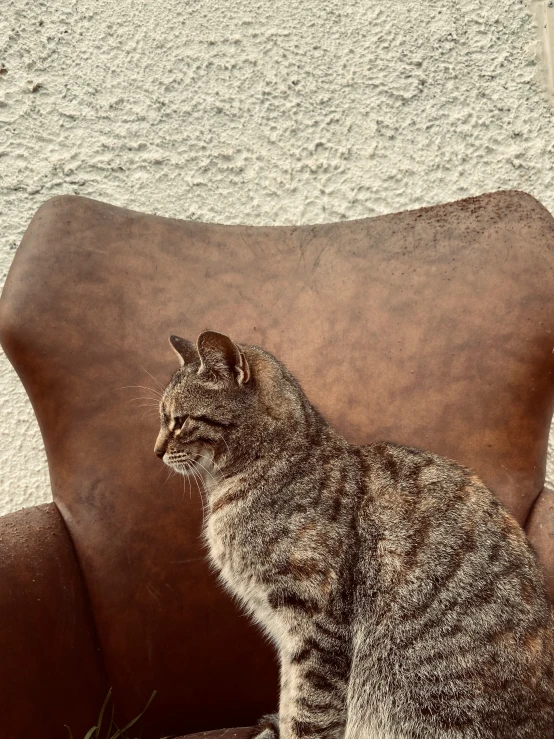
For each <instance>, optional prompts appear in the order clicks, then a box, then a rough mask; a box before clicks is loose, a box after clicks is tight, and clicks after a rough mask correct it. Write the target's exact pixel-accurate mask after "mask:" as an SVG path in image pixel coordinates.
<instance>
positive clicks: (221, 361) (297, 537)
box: [155, 331, 554, 739]
mask: <svg viewBox="0 0 554 739" xmlns="http://www.w3.org/2000/svg"><path fill="white" fill-rule="evenodd" d="M170 342H171V344H172V346H173V348H174V349H175V351H176V352H177V354H178V356H179V358H180V362H181V367H180V369H179V370H178V371H177V372H176V373H175V375H174V376H173V378H172V379H171V381H170V383H169V385H168V387H167V388H166V390H165V392H164V394H163V399H162V402H161V430H160V434H159V437H158V439H157V442H156V447H155V451H156V454H157V455H158V456H159V457H161V458H162V459H163V460H164V462H165V463H166V464H168V465H169V466H170V467H172V468H173V469H174V470H177V471H178V472H180V473H182V474H183V475H189V474H190V475H195V476H197V477H198V476H200V477H201V478H202V480H203V483H204V488H205V493H206V496H207V504H208V506H207V519H206V524H205V535H206V538H207V542H208V545H209V551H210V556H211V559H212V561H213V563H214V564H215V565H216V567H217V569H218V571H219V572H220V574H221V578H222V580H223V582H224V584H225V585H226V586H227V588H228V589H229V590H230V591H231V592H232V593H234V594H235V595H236V596H237V597H238V598H239V599H240V601H241V602H242V604H243V605H244V607H245V608H246V609H247V610H248V611H249V612H250V614H251V615H252V616H253V618H254V619H255V620H256V621H258V622H259V623H260V624H261V626H262V627H263V629H265V631H266V632H267V633H268V635H269V636H270V637H271V639H272V640H273V642H274V644H275V646H276V648H277V650H278V653H279V659H280V665H281V694H280V704H279V713H278V715H275V716H269V717H265V718H264V719H262V720H261V722H260V724H259V725H258V727H257V728H256V730H255V731H254V733H253V734H252V736H253V737H257V739H274V738H275V737H280V739H300V738H301V737H302V738H303V739H308V738H311V739H315V738H316V737H317V738H318V739H339V738H340V739H420V738H421V739H436V738H438V737H441V738H444V739H454V738H456V739H457V738H460V739H461V738H462V737H463V738H464V739H468V738H470V737H471V738H475V739H477V738H478V739H493V738H494V739H499V738H503V737H507V738H508V737H509V739H524V738H529V739H552V737H554V676H553V653H554V633H553V625H552V612H551V606H550V602H549V599H548V597H547V594H546V591H545V585H544V582H543V577H542V575H541V571H540V567H539V565H538V564H537V560H536V557H535V554H534V552H533V550H532V549H531V546H530V544H529V543H528V541H527V539H526V536H525V534H524V532H523V531H522V529H521V528H520V526H519V525H518V524H517V522H516V521H515V520H514V519H513V518H512V516H511V515H510V514H509V513H508V512H507V511H506V509H505V508H504V507H503V506H502V505H501V504H500V503H499V502H498V501H497V500H496V498H495V497H494V496H493V495H492V494H491V493H490V492H489V490H488V489H487V488H486V487H485V486H484V485H483V483H482V482H481V481H480V480H479V479H478V478H477V477H476V476H475V475H474V474H473V473H472V472H470V471H469V470H467V469H465V468H464V467H462V466H460V465H459V464H457V463H456V462H453V461H450V460H448V459H444V458H441V457H439V456H436V455H435V454H431V453H428V452H423V451H420V450H419V449H414V448H410V447H405V446H398V445H396V444H392V443H386V442H380V443H376V444H370V445H368V446H353V445H352V444H349V443H348V442H347V441H346V440H345V439H344V438H343V437H342V436H340V435H339V434H338V433H336V432H335V431H334V430H333V429H332V428H331V427H330V426H329V425H328V424H327V423H326V421H325V420H324V419H323V418H322V416H321V415H320V414H319V412H318V411H317V410H316V409H315V408H314V407H313V406H312V405H311V404H310V402H309V401H308V399H307V398H306V396H305V395H304V393H303V391H302V389H301V388H300V386H299V384H298V382H297V381H296V380H295V379H294V377H292V375H291V374H290V373H289V372H288V371H287V369H286V368H285V367H284V366H283V365H282V364H281V363H280V362H279V361H278V360H277V359H275V358H274V357H273V356H272V355H271V354H269V353H267V352H266V351H263V350H262V349H260V348H258V347H255V346H248V345H243V344H235V343H234V342H233V341H231V339H229V338H228V337H227V336H224V335H222V334H219V333H216V332H214V331H205V332H203V333H202V334H201V335H200V336H199V338H198V341H197V343H196V345H195V344H193V343H192V342H190V341H187V340H185V339H182V338H179V337H177V336H172V337H171V339H170Z"/></svg>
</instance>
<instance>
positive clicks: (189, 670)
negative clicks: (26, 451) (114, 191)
mask: <svg viewBox="0 0 554 739" xmlns="http://www.w3.org/2000/svg"><path fill="white" fill-rule="evenodd" d="M553 295H554V221H553V219H552V218H551V216H550V215H549V214H548V212H547V211H546V210H545V209H544V208H543V207H542V206H541V205H540V204H538V203H537V202H536V201H535V200H533V199H532V198H531V197H530V196H528V195H525V194H523V193H516V192H503V193H496V194H491V195H487V196H483V197H480V198H475V199H470V200H465V201H462V202H458V203H454V204H450V205H445V206H439V207H435V208H429V209H423V210H418V211H413V212H406V213H400V214H396V215H391V216H384V217H379V218H372V219H366V220H359V221H352V222H343V223H339V224H328V225H319V226H302V227H298V228H292V227H274V228H259V227H256V228H254V227H247V226H236V227H235V226H220V225H207V224H202V223H192V222H183V221H177V220H171V219H165V218H159V217H155V216H151V215H143V214H140V213H135V212H131V211H128V210H122V209H120V208H115V207H112V206H109V205H105V204H103V203H98V202H95V201H92V200H88V199H84V198H77V197H71V196H68V197H61V198H55V199H53V200H51V201H49V202H48V203H46V204H45V205H44V206H43V207H42V208H41V209H40V210H39V212H38V213H37V215H36V216H35V217H34V219H33V221H32V222H31V224H30V226H29V228H28V230H27V232H26V234H25V237H24V239H23V242H22V244H21V246H20V248H19V250H18V252H17V254H16V258H15V260H14V263H13V266H12V268H11V270H10V274H9V277H8V280H7V282H6V286H5V289H4V293H3V296H2V301H1V308H0V337H1V340H2V344H3V346H4V348H5V350H6V352H7V354H8V356H9V358H10V359H11V361H12V363H13V365H14V366H15V368H16V370H17V372H18V373H19V375H20V377H21V379H22V381H23V383H24V385H25V387H26V389H27V392H28V393H29V396H30V398H31V401H32V404H33V407H34V409H35V412H36V415H37V418H38V422H39V424H40V428H41V431H42V434H43V437H44V442H45V446H46V451H47V455H48V461H49V465H50V473H51V480H52V490H53V495H54V500H55V502H56V504H57V505H58V507H59V509H60V511H61V513H62V515H63V517H64V519H65V523H66V525H67V527H68V530H69V533H70V535H71V538H72V540H73V542H74V545H75V549H76V553H77V556H78V559H79V562H80V566H81V569H82V572H83V577H84V580H85V583H86V588H87V591H88V594H89V598H90V603H91V610H92V614H93V618H94V624H95V627H96V630H97V633H98V639H99V643H100V645H101V650H102V655H103V660H104V667H105V670H106V673H107V675H108V680H109V683H110V684H111V685H113V687H114V694H115V697H116V703H117V705H118V706H119V707H120V709H121V710H122V711H123V713H124V714H126V715H128V716H129V717H131V716H132V715H134V714H136V713H137V712H138V711H139V710H140V708H141V707H142V706H143V704H144V703H145V702H146V699H147V697H148V696H149V695H150V693H151V691H152V690H153V689H156V690H158V692H159V695H158V698H157V699H156V701H155V702H154V704H153V705H152V706H151V708H150V709H149V712H148V715H147V719H146V727H150V729H148V728H147V731H146V734H147V735H148V736H150V735H151V736H154V735H155V731H154V729H153V728H152V727H154V726H155V727H156V731H157V732H158V733H157V735H159V734H160V732H162V733H163V732H166V733H169V732H170V731H172V730H173V731H174V730H176V728H175V727H177V728H179V729H180V730H181V731H185V730H186V731H193V730H200V729H208V728H215V727H221V726H224V725H227V726H229V725H241V724H242V725H244V724H248V723H249V722H252V721H254V720H255V719H256V717H257V715H258V714H259V713H261V712H262V711H264V710H266V709H270V708H272V704H274V703H275V702H276V696H277V691H276V668H275V666H274V660H273V656H272V654H271V651H270V648H269V647H268V646H267V645H266V644H265V643H264V640H263V639H262V637H261V636H259V634H258V632H257V630H256V629H255V628H253V627H251V626H250V624H249V622H248V620H247V619H246V618H245V617H244V616H242V615H241V614H240V613H239V612H238V610H237V609H236V607H235V605H234V604H233V603H232V602H231V600H230V598H229V597H228V596H227V595H226V594H224V593H223V592H222V590H221V589H220V587H219V586H218V584H217V583H216V580H215V577H214V575H213V573H212V572H211V571H210V568H209V566H208V564H207V562H206V559H205V550H204V548H203V544H202V540H201V538H200V531H201V524H202V507H201V501H200V496H199V493H198V491H197V490H196V489H192V491H191V490H189V489H187V490H184V488H183V481H182V479H180V478H175V477H174V478H169V479H166V478H167V471H165V470H164V468H163V465H162V464H161V463H160V461H159V460H158V459H157V458H156V457H155V455H154V453H153V446H154V441H155V437H156V433H157V426H158V420H157V414H156V411H155V408H153V407H146V408H142V407H140V405H141V404H142V402H144V403H145V404H147V405H148V404H149V403H150V402H151V401H149V400H145V401H132V402H129V401H130V400H131V399H132V398H135V397H137V396H141V395H145V396H150V397H153V398H154V397H155V393H154V391H153V390H142V389H140V388H139V389H138V390H132V389H129V386H149V387H151V388H153V389H154V388H156V386H157V382H158V381H159V382H160V383H162V385H163V384H164V383H165V382H166V381H167V380H168V379H169V377H170V374H171V373H172V371H174V370H175V369H176V362H175V359H174V355H173V353H172V351H171V349H170V347H169V344H168V341H167V337H168V336H169V334H171V333H177V334H179V335H182V336H185V337H187V338H191V339H194V338H196V336H197V334H198V333H199V331H201V330H202V329H204V328H213V329H215V330H218V331H223V332H225V333H227V334H229V335H230V336H232V337H233V338H235V339H236V340H237V341H240V342H244V343H252V344H258V345H260V346H263V347H264V348H266V349H268V350H269V351H271V352H273V353H274V354H275V355H276V356H277V357H279V359H281V360H282V361H283V362H284V363H285V364H286V365H287V366H288V367H289V369H290V370H291V371H292V372H293V373H294V374H295V375H296V376H297V378H298V379H299V380H300V382H301V383H302V385H303V387H304V389H305V390H306V392H307V394H308V396H309V397H310V399H311V400H312V401H313V402H314V403H315V404H316V405H317V406H318V407H319V408H320V410H321V411H322V412H323V414H324V415H325V416H326V417H327V418H328V420H329V421H330V422H331V423H332V424H333V425H334V426H335V427H336V428H337V429H338V430H340V431H341V432H342V433H343V434H345V435H346V437H347V438H348V439H349V440H351V441H352V442H356V443H366V442H371V441H374V440H377V439H389V440H394V441H397V442H401V443H407V444H411V445H416V446H420V447H423V448H427V449H430V450H433V451H435V452H438V453H440V454H444V455H446V456H449V457H453V458H456V459H458V460H459V461H461V462H462V463H464V464H466V465H468V466H470V467H472V468H474V469H475V470H476V471H477V473H478V474H479V475H480V476H481V477H482V478H483V479H484V480H485V482H486V483H487V484H488V485H489V486H490V487H491V488H492V489H493V490H494V491H495V492H496V493H497V495H498V496H499V498H501V499H502V500H503V501H504V502H505V503H506V504H507V505H508V507H509V508H510V509H511V510H512V511H513V513H514V514H515V515H516V516H517V518H518V520H519V521H520V522H521V523H522V524H525V523H526V522H527V521H528V519H530V525H531V534H532V538H533V539H534V541H535V545H536V547H537V549H538V550H539V554H540V556H541V557H542V558H543V561H544V563H545V567H546V568H547V570H548V574H549V577H550V576H551V575H554V556H553V553H552V552H551V551H550V549H549V547H550V543H549V542H550V541H551V540H552V534H553V533H554V511H553V510H552V508H553V502H552V500H551V499H550V497H546V493H545V494H544V495H542V496H541V492H542V491H543V484H544V472H545V460H546V450H547V440H548V430H549V426H550V420H551V415H552V403H553V397H554V393H553V389H554V382H553V375H552V372H553V366H554V355H553V348H554V310H553V307H552V305H553V303H552V296H553ZM150 375H152V376H153V377H154V378H156V379H155V380H154V379H152V377H150ZM191 493H192V494H191ZM539 496H541V497H539ZM537 500H538V502H537ZM549 583H550V584H552V583H554V580H550V581H549Z"/></svg>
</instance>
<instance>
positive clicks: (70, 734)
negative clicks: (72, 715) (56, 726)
mask: <svg viewBox="0 0 554 739" xmlns="http://www.w3.org/2000/svg"><path fill="white" fill-rule="evenodd" d="M64 726H65V728H66V729H67V730H68V731H69V739H73V734H72V733H71V729H70V728H69V726H68V725H67V724H64Z"/></svg>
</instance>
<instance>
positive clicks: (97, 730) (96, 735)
mask: <svg viewBox="0 0 554 739" xmlns="http://www.w3.org/2000/svg"><path fill="white" fill-rule="evenodd" d="M111 697H112V689H111V688H110V689H109V690H108V695H107V696H106V697H105V698H104V703H102V708H101V709H100V716H98V726H96V734H95V737H96V739H99V737H100V729H101V728H102V721H103V719H104V711H105V710H106V707H107V705H108V703H109V702H110V698H111ZM85 739H88V737H85Z"/></svg>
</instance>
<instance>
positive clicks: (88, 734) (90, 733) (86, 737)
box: [85, 726, 96, 739]
mask: <svg viewBox="0 0 554 739" xmlns="http://www.w3.org/2000/svg"><path fill="white" fill-rule="evenodd" d="M95 731H96V726H93V727H92V729H89V731H87V733H86V734H85V739H90V738H91V736H92V735H93V734H94V732H95Z"/></svg>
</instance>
